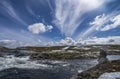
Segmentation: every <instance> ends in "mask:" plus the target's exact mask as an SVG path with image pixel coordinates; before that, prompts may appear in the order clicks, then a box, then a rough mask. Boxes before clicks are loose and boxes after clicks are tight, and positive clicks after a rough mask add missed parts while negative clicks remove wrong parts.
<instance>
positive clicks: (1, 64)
mask: <svg viewBox="0 0 120 79" xmlns="http://www.w3.org/2000/svg"><path fill="white" fill-rule="evenodd" d="M13 67H16V68H33V69H38V68H49V67H51V65H47V64H42V63H38V62H37V61H31V60H30V59H29V56H25V57H14V56H12V55H11V56H6V57H0V70H3V69H8V68H13Z"/></svg>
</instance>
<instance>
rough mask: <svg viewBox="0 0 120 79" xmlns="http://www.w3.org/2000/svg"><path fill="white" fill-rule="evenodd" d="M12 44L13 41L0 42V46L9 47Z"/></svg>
mask: <svg viewBox="0 0 120 79" xmlns="http://www.w3.org/2000/svg"><path fill="white" fill-rule="evenodd" d="M14 42H15V40H0V46H5V45H10V44H12V43H14Z"/></svg>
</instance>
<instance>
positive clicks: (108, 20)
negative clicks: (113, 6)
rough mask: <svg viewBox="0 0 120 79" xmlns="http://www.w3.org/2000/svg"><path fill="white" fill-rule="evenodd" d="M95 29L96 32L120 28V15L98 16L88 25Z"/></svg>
mask: <svg viewBox="0 0 120 79" xmlns="http://www.w3.org/2000/svg"><path fill="white" fill-rule="evenodd" d="M90 24H91V25H92V26H95V27H96V30H97V31H107V30H110V29H114V28H116V27H118V26H120V14H118V15H115V16H113V15H105V14H103V15H99V16H97V17H96V18H95V20H94V21H93V22H91V23H90Z"/></svg>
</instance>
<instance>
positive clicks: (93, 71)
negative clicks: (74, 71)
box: [72, 60, 120, 79]
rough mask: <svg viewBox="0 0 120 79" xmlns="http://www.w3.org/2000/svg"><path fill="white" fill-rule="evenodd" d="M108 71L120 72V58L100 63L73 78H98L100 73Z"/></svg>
mask: <svg viewBox="0 0 120 79" xmlns="http://www.w3.org/2000/svg"><path fill="white" fill-rule="evenodd" d="M106 72H107V73H108V72H120V60H113V61H109V62H107V63H102V64H98V65H96V66H95V67H93V68H90V69H88V70H86V71H84V72H82V73H79V74H78V75H77V76H76V77H73V78H72V79H98V78H99V77H100V75H102V74H104V73H106Z"/></svg>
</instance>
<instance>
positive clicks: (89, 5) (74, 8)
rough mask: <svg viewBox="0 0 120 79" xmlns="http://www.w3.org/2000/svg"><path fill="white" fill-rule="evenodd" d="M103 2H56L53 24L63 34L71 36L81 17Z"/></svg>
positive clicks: (103, 0) (74, 0) (89, 0)
mask: <svg viewBox="0 0 120 79" xmlns="http://www.w3.org/2000/svg"><path fill="white" fill-rule="evenodd" d="M105 2H106V0H56V1H55V6H56V9H55V20H54V23H55V24H56V25H57V26H58V28H59V30H60V31H61V32H62V33H63V34H65V35H67V36H71V35H73V34H74V32H75V30H76V29H77V28H78V26H79V25H80V23H81V22H82V20H83V19H81V16H82V15H83V14H84V13H86V12H88V11H91V10H94V9H96V8H98V7H100V6H101V5H102V4H104V3H105Z"/></svg>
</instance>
